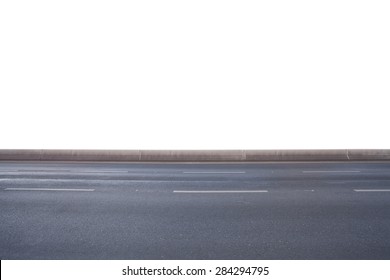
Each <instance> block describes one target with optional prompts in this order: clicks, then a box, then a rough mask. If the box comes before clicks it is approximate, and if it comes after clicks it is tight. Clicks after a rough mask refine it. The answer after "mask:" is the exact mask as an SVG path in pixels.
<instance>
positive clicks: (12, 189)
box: [4, 188, 95, 192]
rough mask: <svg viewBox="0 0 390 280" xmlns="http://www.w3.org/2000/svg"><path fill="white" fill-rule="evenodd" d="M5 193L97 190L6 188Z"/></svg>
mask: <svg viewBox="0 0 390 280" xmlns="http://www.w3.org/2000/svg"><path fill="white" fill-rule="evenodd" d="M4 190H5V191H64V192H93V191H95V189H46V188H6V189H4Z"/></svg>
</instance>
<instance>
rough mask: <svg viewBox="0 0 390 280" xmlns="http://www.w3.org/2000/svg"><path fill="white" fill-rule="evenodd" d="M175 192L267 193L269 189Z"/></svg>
mask: <svg viewBox="0 0 390 280" xmlns="http://www.w3.org/2000/svg"><path fill="white" fill-rule="evenodd" d="M173 192H174V193H266V192H268V191H267V190H237V191H216V190H213V191H211V190H210V191H184V190H174V191H173Z"/></svg>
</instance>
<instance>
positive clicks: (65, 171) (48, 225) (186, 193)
mask: <svg viewBox="0 0 390 280" xmlns="http://www.w3.org/2000/svg"><path fill="white" fill-rule="evenodd" d="M0 258H1V259H390V163H380V162H353V163H351V162H334V163H332V162H312V163H309V162H300V163H299V162H290V163H249V164H243V163H237V164H235V163H226V164H203V163H202V164H200V163H184V164H178V163H170V164H162V163H161V164H159V163H70V162H68V163H58V162H56V163H42V162H0Z"/></svg>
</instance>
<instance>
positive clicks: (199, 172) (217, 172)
mask: <svg viewBox="0 0 390 280" xmlns="http://www.w3.org/2000/svg"><path fill="white" fill-rule="evenodd" d="M183 173H186V174H245V173H246V172H245V171H183Z"/></svg>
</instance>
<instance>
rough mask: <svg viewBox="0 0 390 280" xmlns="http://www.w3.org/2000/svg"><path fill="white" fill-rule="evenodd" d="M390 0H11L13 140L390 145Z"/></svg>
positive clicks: (6, 101)
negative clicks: (389, 122) (389, 97)
mask: <svg viewBox="0 0 390 280" xmlns="http://www.w3.org/2000/svg"><path fill="white" fill-rule="evenodd" d="M389 15H390V3H389V1H377V0H367V1H359V0H353V1H346V0H335V1H333V0H328V1H312V0H307V1H302V0H297V1H281V0H272V1H257V0H256V1H246V0H244V1H242V0H221V1H218V0H193V1H192V0H184V1H183V0H177V1H175V0H164V1H161V0H156V1H154V0H142V1H141V0H139V1H128V0H126V1H125V0H124V1H118V0H105V1H102V0H100V1H99V0H93V1H92V0H91V1H89V0H67V1H53V0H47V1H42V0H37V1H29V0H27V1H21V0H9V1H8V0H2V1H1V2H0V148H46V149H50V148H72V149H74V148H80V149H82V148H91V149H92V148H96V149H289V148H303V149H305V148H390V133H389V129H388V121H389V119H390V110H389V104H390V103H389V101H388V98H387V96H388V95H389V92H390V91H389V90H390V52H389V50H390V36H389V34H390V16H389Z"/></svg>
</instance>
